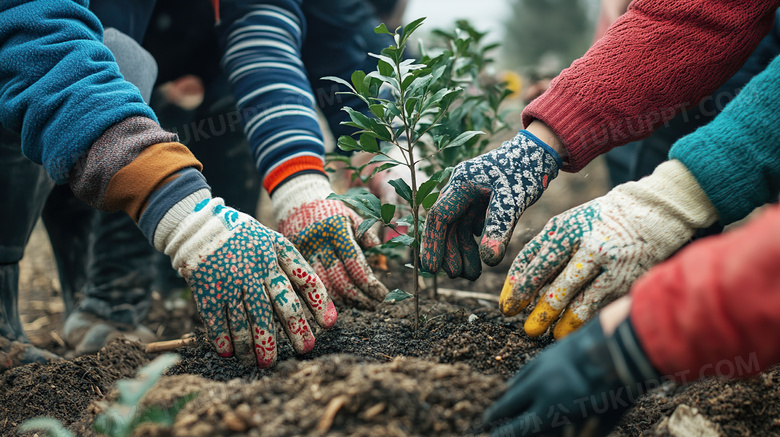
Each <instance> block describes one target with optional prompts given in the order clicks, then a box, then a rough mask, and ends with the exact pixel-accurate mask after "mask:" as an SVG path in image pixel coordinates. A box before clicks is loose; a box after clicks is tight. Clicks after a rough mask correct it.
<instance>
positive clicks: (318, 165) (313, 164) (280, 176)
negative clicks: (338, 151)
mask: <svg viewBox="0 0 780 437" xmlns="http://www.w3.org/2000/svg"><path fill="white" fill-rule="evenodd" d="M304 170H319V171H321V172H322V173H323V174H324V173H325V165H324V164H323V163H322V159H321V158H317V157H314V156H301V157H299V158H293V159H291V160H289V161H287V162H284V163H283V164H281V165H280V166H279V167H276V168H275V169H273V170H272V171H271V172H270V173H268V175H267V176H266V177H265V180H264V181H263V187H265V189H266V191H268V192H269V193H270V192H271V191H273V190H274V188H276V186H277V185H279V184H280V183H282V181H284V180H285V179H287V178H288V177H290V176H292V175H294V174H295V173H298V172H299V171H304Z"/></svg>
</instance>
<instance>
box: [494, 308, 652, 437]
mask: <svg viewBox="0 0 780 437" xmlns="http://www.w3.org/2000/svg"><path fill="white" fill-rule="evenodd" d="M660 384H661V378H660V375H659V374H658V372H657V371H656V370H655V369H654V368H653V367H652V365H651V364H650V362H649V361H648V360H647V357H646V356H645V353H644V351H643V350H642V347H641V345H640V344H639V342H638V341H637V338H636V335H635V334H634V330H633V328H632V326H631V322H630V320H629V319H627V320H626V321H624V322H623V323H621V324H620V326H618V328H617V329H616V330H615V332H614V333H613V334H612V336H610V337H605V336H604V333H603V331H602V329H601V323H600V322H599V320H598V319H596V320H593V321H592V322H590V323H588V324H586V325H585V326H584V327H583V328H582V329H580V330H579V331H577V332H575V333H573V334H571V335H570V336H568V337H567V338H566V339H564V340H563V341H560V342H558V343H556V344H555V345H553V346H552V347H550V348H549V349H548V350H546V351H544V352H542V353H541V354H540V355H539V356H538V357H537V358H536V359H534V360H533V361H532V362H531V363H529V364H527V365H526V366H525V367H523V368H522V369H521V370H520V372H518V373H517V375H515V376H514V377H513V378H512V379H511V380H510V381H509V382H508V383H507V387H508V388H507V391H506V393H505V394H504V396H502V397H501V399H499V400H498V401H497V402H496V403H495V404H493V405H492V406H491V407H490V408H488V410H487V411H486V412H485V416H484V417H485V422H486V427H487V430H492V435H493V436H504V435H507V436H510V435H511V436H517V437H519V436H531V435H555V436H563V435H566V436H575V435H607V433H608V432H609V431H610V430H611V429H612V428H613V427H614V426H615V425H616V424H617V422H618V421H619V420H620V418H621V416H622V415H623V413H624V412H625V411H626V410H627V409H628V408H630V407H631V406H632V405H633V404H634V403H635V402H636V401H637V399H638V398H639V397H640V396H642V395H643V394H644V393H646V392H647V391H648V390H650V389H652V388H655V387H658V386H659V385H660Z"/></svg>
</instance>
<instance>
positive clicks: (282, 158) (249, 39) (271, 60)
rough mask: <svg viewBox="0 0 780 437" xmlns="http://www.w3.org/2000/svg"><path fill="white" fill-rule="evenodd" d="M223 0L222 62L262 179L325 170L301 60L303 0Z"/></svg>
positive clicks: (272, 184)
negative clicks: (264, 0) (259, 1)
mask: <svg viewBox="0 0 780 437" xmlns="http://www.w3.org/2000/svg"><path fill="white" fill-rule="evenodd" d="M247 3H250V4H249V5H247ZM252 3H257V2H236V1H223V2H222V4H221V11H220V12H221V14H222V21H223V23H222V25H221V26H220V32H221V39H222V40H223V47H224V56H223V61H222V62H223V65H224V67H225V69H226V70H227V73H228V77H229V80H230V82H231V85H232V87H233V92H234V94H235V96H236V100H237V102H238V107H239V110H240V111H241V114H242V118H243V121H244V124H245V133H246V136H247V138H248V139H249V143H250V146H251V148H252V154H253V157H254V159H255V164H256V166H257V169H258V171H259V172H260V174H261V176H262V177H263V185H264V187H265V188H266V189H267V190H268V191H269V192H272V191H273V190H274V189H275V188H276V187H277V186H278V185H279V184H281V183H282V182H284V181H286V180H288V179H289V178H290V177H291V176H293V175H300V174H304V173H320V174H324V155H325V149H324V143H323V137H322V132H321V130H320V127H319V124H318V119H317V113H316V111H315V109H314V105H315V100H314V96H313V93H312V91H311V86H310V84H309V81H308V79H307V76H306V73H305V70H304V66H303V63H302V61H301V45H302V41H303V31H304V30H303V26H304V20H303V17H302V14H301V11H300V0H275V1H273V2H262V4H260V5H252Z"/></svg>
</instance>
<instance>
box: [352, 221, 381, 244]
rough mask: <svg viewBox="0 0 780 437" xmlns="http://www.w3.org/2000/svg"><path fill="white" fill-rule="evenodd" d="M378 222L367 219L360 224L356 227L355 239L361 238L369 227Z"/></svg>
mask: <svg viewBox="0 0 780 437" xmlns="http://www.w3.org/2000/svg"><path fill="white" fill-rule="evenodd" d="M378 221H379V220H377V219H375V218H367V219H365V220H363V221H362V222H360V225H358V228H357V232H356V234H355V238H357V239H360V238H361V237H363V234H365V233H366V232H367V231H368V230H369V229H371V226H374V224H375V223H376V222H378Z"/></svg>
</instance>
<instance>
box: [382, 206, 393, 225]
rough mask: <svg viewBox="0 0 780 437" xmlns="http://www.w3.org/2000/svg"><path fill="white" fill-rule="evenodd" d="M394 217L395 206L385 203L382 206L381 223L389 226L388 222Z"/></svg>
mask: <svg viewBox="0 0 780 437" xmlns="http://www.w3.org/2000/svg"><path fill="white" fill-rule="evenodd" d="M394 215H395V205H393V204H390V203H386V204H384V205H382V221H383V222H385V224H390V222H391V221H392V220H393V216H394Z"/></svg>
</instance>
